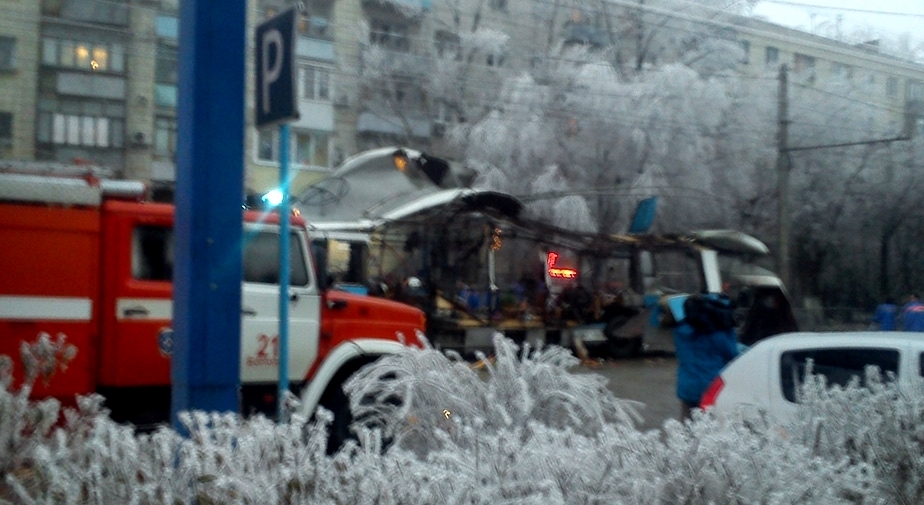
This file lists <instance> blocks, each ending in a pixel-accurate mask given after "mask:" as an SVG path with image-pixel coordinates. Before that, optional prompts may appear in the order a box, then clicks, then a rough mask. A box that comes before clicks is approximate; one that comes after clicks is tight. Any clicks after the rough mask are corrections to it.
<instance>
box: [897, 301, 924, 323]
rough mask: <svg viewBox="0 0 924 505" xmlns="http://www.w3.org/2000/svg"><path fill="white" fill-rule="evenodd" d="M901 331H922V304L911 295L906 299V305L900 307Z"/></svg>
mask: <svg viewBox="0 0 924 505" xmlns="http://www.w3.org/2000/svg"><path fill="white" fill-rule="evenodd" d="M901 328H902V331H924V303H921V300H919V299H918V295H916V294H913V295H910V296H909V297H908V303H906V304H905V305H903V306H902V312H901Z"/></svg>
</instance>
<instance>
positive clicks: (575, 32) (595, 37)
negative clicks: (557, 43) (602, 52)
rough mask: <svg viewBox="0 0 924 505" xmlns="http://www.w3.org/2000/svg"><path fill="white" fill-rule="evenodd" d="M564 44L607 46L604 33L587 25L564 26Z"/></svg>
mask: <svg viewBox="0 0 924 505" xmlns="http://www.w3.org/2000/svg"><path fill="white" fill-rule="evenodd" d="M564 37H565V43H570V44H581V45H590V46H596V47H603V46H606V45H607V44H608V41H607V37H606V33H605V32H604V31H603V30H602V29H600V28H598V27H596V26H594V25H592V24H589V23H568V24H566V25H565V33H564Z"/></svg>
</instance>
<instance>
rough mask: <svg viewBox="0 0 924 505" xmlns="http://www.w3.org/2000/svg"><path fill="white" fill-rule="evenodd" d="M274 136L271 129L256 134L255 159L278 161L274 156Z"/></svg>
mask: <svg viewBox="0 0 924 505" xmlns="http://www.w3.org/2000/svg"><path fill="white" fill-rule="evenodd" d="M278 144H279V142H277V141H276V135H275V134H274V132H273V129H272V128H266V129H263V130H260V131H259V132H258V133H257V159H258V160H260V161H278V155H277V154H276V149H277V147H276V146H277V145H278Z"/></svg>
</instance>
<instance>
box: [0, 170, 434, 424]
mask: <svg viewBox="0 0 924 505" xmlns="http://www.w3.org/2000/svg"><path fill="white" fill-rule="evenodd" d="M243 220H244V238H243V244H242V248H241V249H240V250H237V251H228V257H229V260H231V261H243V280H242V281H243V283H242V295H241V298H242V305H241V307H240V311H241V318H242V322H241V343H240V344H241V353H240V359H241V361H240V377H241V405H242V410H243V411H244V412H254V411H259V412H267V413H269V412H273V411H274V405H275V402H276V398H275V396H276V388H277V382H278V374H279V372H278V366H279V360H278V355H277V351H278V335H277V334H278V324H279V323H278V313H279V306H278V296H279V285H278V278H279V275H278V274H279V272H278V270H279V269H278V265H279V259H278V258H279V254H278V251H279V226H278V225H279V216H278V214H275V213H272V212H269V213H268V212H258V211H253V210H247V211H244V212H243ZM173 221H174V206H173V205H172V204H169V203H155V202H152V201H148V200H146V199H145V198H144V185H143V184H141V183H136V182H129V181H118V180H107V179H100V178H97V177H93V176H82V177H75V176H59V175H49V174H35V173H31V174H29V173H25V174H24V173H11V172H9V171H2V170H0V243H2V247H0V279H2V281H0V354H5V355H8V356H11V357H14V358H15V357H17V356H18V355H19V347H20V343H21V342H22V341H34V340H35V339H36V337H37V335H39V334H40V333H43V332H44V333H48V334H49V335H51V336H52V337H55V336H57V335H58V334H64V335H66V339H67V342H68V343H69V344H72V345H74V346H76V348H77V354H76V357H75V358H74V360H73V361H72V362H71V363H69V365H68V366H67V368H66V369H65V370H64V371H62V372H60V373H59V374H58V375H57V376H55V377H54V378H53V379H52V380H51V381H49V382H48V383H47V384H46V383H43V382H42V381H39V383H37V384H35V388H34V391H33V395H34V396H36V397H47V396H53V397H56V398H59V399H61V400H62V401H64V402H66V403H73V400H74V397H75V395H80V394H87V393H91V392H98V393H101V394H102V395H103V396H104V397H105V398H106V406H107V407H108V408H109V409H110V410H111V413H112V417H113V418H114V419H115V420H118V421H127V422H133V423H136V424H149V423H156V422H160V421H165V420H166V419H167V416H168V414H169V407H170V351H171V346H170V344H171V340H170V338H167V337H168V336H169V335H170V331H169V328H170V325H171V315H172V310H173V304H172V299H171V294H172V283H171V279H172V271H173ZM291 223H292V227H291V230H292V231H291V232H292V240H291V248H292V249H291V273H290V278H291V281H290V290H289V293H288V296H289V300H290V306H289V335H290V337H289V339H290V340H289V341H290V343H289V348H290V355H289V366H288V377H289V380H290V384H291V388H292V389H293V391H296V392H298V391H304V392H303V394H302V398H303V401H304V403H305V405H304V407H305V408H306V409H309V411H313V410H314V408H315V407H316V406H317V405H318V404H321V405H324V406H326V407H327V408H329V409H330V410H332V411H333V412H334V414H335V421H334V426H333V430H335V431H336V430H339V431H340V432H341V433H346V432H345V429H346V426H347V424H346V423H348V422H349V410H348V407H347V406H346V404H345V402H344V396H343V391H342V388H341V384H342V383H343V381H344V380H345V379H346V378H347V377H349V375H351V374H352V373H353V372H355V371H356V370H357V369H358V368H360V367H361V366H363V365H364V364H367V363H369V362H371V361H372V360H374V359H376V358H377V357H379V356H381V355H383V354H386V353H392V352H395V351H396V350H398V349H400V348H401V347H402V346H403V345H420V341H419V340H418V336H419V333H418V332H422V331H423V330H424V327H425V318H424V314H423V312H421V311H420V310H418V309H416V308H414V307H411V306H408V305H405V304H400V303H396V302H392V301H388V300H384V299H380V298H372V297H366V296H360V295H356V294H351V293H347V292H344V291H334V290H327V289H325V287H324V286H323V281H322V280H321V279H324V278H326V275H325V274H324V273H323V272H318V271H316V270H315V267H314V261H313V260H312V258H311V256H310V251H311V249H310V247H309V243H310V242H309V239H308V234H307V231H306V226H305V223H304V221H303V220H301V219H299V218H297V217H293V218H292V221H291ZM17 380H21V376H20V377H19V378H18V379H17Z"/></svg>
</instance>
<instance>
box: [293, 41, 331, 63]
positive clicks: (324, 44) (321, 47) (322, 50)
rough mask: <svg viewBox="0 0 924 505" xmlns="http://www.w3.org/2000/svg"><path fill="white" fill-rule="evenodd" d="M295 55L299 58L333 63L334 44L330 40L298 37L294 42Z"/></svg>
mask: <svg viewBox="0 0 924 505" xmlns="http://www.w3.org/2000/svg"><path fill="white" fill-rule="evenodd" d="M295 54H296V55H297V56H298V57H299V58H310V59H312V60H320V61H328V62H334V61H335V58H334V43H333V42H331V41H330V40H323V39H316V38H313V37H298V38H297V39H296V41H295Z"/></svg>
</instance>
